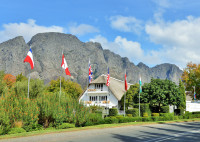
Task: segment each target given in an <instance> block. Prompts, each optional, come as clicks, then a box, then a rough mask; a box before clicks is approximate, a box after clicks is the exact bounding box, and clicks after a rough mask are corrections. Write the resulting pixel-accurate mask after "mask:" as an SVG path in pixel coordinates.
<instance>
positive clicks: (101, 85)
mask: <svg viewBox="0 0 200 142" xmlns="http://www.w3.org/2000/svg"><path fill="white" fill-rule="evenodd" d="M95 89H100V90H101V91H103V84H95Z"/></svg>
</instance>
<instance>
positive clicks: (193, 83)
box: [182, 62, 200, 99]
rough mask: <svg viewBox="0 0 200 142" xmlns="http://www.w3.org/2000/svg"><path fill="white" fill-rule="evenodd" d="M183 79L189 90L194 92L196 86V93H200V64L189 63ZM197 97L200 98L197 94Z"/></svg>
mask: <svg viewBox="0 0 200 142" xmlns="http://www.w3.org/2000/svg"><path fill="white" fill-rule="evenodd" d="M182 81H183V83H184V85H185V87H186V90H187V91H192V92H193V93H194V87H195V92H196V94H200V64H193V63H192V62H191V63H188V64H187V67H186V68H185V69H184V71H183V75H182ZM196 98H197V99H200V96H199V95H196Z"/></svg>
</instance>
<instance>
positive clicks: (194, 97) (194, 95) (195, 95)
mask: <svg viewBox="0 0 200 142" xmlns="http://www.w3.org/2000/svg"><path fill="white" fill-rule="evenodd" d="M194 100H196V92H194Z"/></svg>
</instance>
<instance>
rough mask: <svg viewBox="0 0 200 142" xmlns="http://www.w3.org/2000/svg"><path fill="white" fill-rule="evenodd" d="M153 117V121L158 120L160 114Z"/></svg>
mask: <svg viewBox="0 0 200 142" xmlns="http://www.w3.org/2000/svg"><path fill="white" fill-rule="evenodd" d="M151 119H152V121H158V120H159V116H152V117H151Z"/></svg>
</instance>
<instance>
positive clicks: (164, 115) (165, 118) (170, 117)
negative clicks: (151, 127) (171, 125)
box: [160, 113, 174, 121]
mask: <svg viewBox="0 0 200 142" xmlns="http://www.w3.org/2000/svg"><path fill="white" fill-rule="evenodd" d="M160 116H161V117H162V119H163V120H162V121H168V120H174V114H173V113H160Z"/></svg>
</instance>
